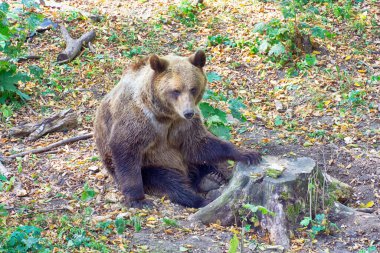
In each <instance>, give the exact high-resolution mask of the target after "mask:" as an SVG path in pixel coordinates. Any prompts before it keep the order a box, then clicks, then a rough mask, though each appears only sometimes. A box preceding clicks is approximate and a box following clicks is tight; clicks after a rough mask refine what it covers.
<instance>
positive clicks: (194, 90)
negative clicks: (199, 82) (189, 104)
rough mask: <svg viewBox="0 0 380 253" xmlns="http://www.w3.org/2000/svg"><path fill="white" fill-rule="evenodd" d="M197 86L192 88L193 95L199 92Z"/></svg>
mask: <svg viewBox="0 0 380 253" xmlns="http://www.w3.org/2000/svg"><path fill="white" fill-rule="evenodd" d="M197 91H198V90H197V88H192V89H191V90H190V92H191V94H193V96H195V95H196V94H197Z"/></svg>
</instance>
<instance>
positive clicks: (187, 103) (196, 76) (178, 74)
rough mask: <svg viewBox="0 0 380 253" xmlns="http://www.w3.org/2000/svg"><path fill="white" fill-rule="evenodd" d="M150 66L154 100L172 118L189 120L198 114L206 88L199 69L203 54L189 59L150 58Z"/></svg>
mask: <svg viewBox="0 0 380 253" xmlns="http://www.w3.org/2000/svg"><path fill="white" fill-rule="evenodd" d="M149 63H150V67H151V68H152V69H153V70H154V75H153V81H152V89H153V94H154V95H153V100H156V101H157V102H158V104H160V107H162V108H160V109H162V111H163V112H165V113H166V114H170V116H171V117H176V118H178V117H181V118H183V119H191V118H192V117H193V116H194V114H196V113H197V112H198V110H197V104H198V103H199V101H200V100H201V99H202V96H203V93H204V91H205V88H206V82H207V79H206V76H205V74H204V72H203V69H202V68H203V67H204V65H205V63H206V55H205V53H204V52H203V51H201V50H199V51H197V52H196V53H195V54H193V55H191V56H190V57H180V56H164V57H158V56H157V55H152V56H150V58H149Z"/></svg>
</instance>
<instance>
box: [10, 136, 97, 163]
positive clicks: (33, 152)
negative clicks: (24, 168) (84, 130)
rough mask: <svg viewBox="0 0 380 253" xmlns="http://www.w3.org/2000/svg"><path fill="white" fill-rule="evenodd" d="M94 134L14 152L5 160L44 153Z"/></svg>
mask: <svg viewBox="0 0 380 253" xmlns="http://www.w3.org/2000/svg"><path fill="white" fill-rule="evenodd" d="M92 136H93V133H88V134H84V135H78V136H74V137H71V138H68V139H65V140H61V141H58V142H55V143H53V144H50V145H48V146H46V147H42V148H36V149H32V150H27V151H24V152H20V153H18V154H14V155H10V156H5V157H4V159H5V160H9V159H13V158H16V157H20V156H25V155H29V154H38V153H44V152H46V151H49V150H51V149H53V148H57V147H59V146H62V145H66V144H69V143H73V142H76V141H81V140H87V139H89V138H91V137H92Z"/></svg>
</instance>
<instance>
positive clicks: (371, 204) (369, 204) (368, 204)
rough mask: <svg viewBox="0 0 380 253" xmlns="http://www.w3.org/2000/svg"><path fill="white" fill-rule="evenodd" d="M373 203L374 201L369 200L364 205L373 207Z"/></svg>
mask: <svg viewBox="0 0 380 253" xmlns="http://www.w3.org/2000/svg"><path fill="white" fill-rule="evenodd" d="M374 204H375V202H373V201H369V202H368V203H367V204H365V207H366V208H370V207H373V205H374Z"/></svg>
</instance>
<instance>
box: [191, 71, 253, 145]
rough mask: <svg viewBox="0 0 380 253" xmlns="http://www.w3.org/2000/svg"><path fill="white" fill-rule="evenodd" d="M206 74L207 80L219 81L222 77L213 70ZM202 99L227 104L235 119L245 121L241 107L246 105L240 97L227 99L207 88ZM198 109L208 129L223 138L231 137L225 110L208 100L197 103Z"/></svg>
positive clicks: (243, 107)
mask: <svg viewBox="0 0 380 253" xmlns="http://www.w3.org/2000/svg"><path fill="white" fill-rule="evenodd" d="M206 76H207V80H208V81H209V82H215V81H220V80H221V79H222V77H221V76H220V75H218V74H217V73H215V72H209V73H207V75H206ZM203 99H204V100H209V101H215V102H223V103H225V104H226V105H228V108H229V110H230V112H231V115H232V116H233V117H234V118H235V119H238V120H239V121H241V122H245V121H246V118H245V117H244V115H243V114H242V113H241V109H245V108H246V106H245V105H244V104H243V102H242V100H241V99H240V98H237V99H235V98H231V99H227V97H225V96H224V95H223V94H219V93H217V92H212V91H210V90H207V91H206V92H205V94H204V96H203ZM199 109H200V111H201V113H202V116H203V118H204V123H205V125H206V126H207V128H208V129H209V130H210V132H212V133H213V134H214V135H216V136H219V137H221V138H223V139H225V140H229V139H230V138H231V126H230V123H229V122H228V120H227V113H226V112H224V111H222V110H220V109H219V108H216V107H214V106H213V105H212V104H211V103H209V102H201V103H199Z"/></svg>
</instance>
